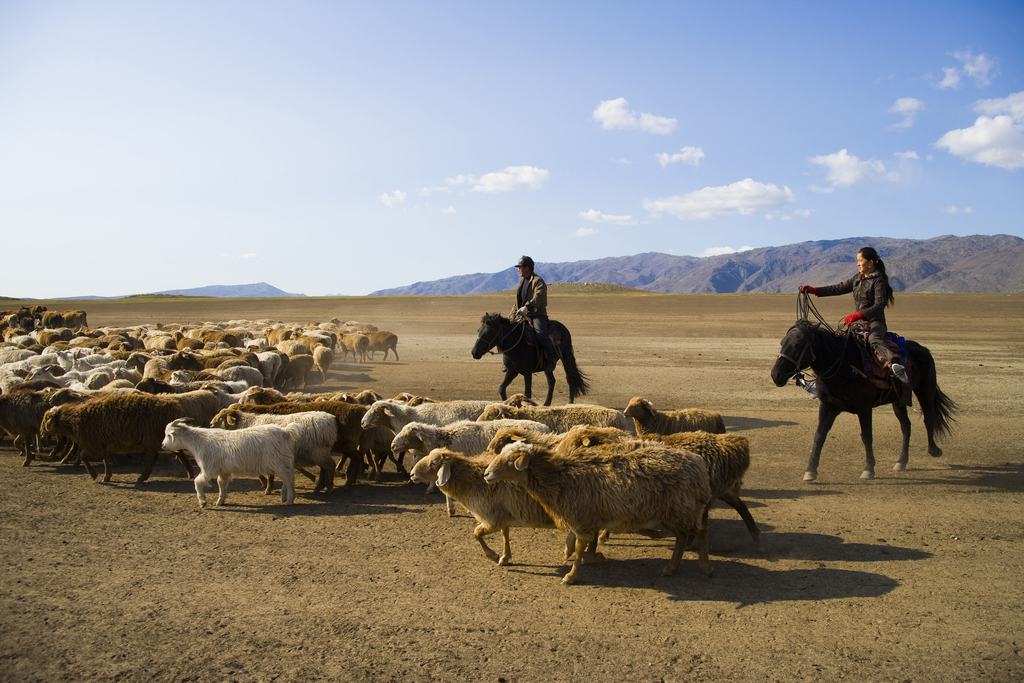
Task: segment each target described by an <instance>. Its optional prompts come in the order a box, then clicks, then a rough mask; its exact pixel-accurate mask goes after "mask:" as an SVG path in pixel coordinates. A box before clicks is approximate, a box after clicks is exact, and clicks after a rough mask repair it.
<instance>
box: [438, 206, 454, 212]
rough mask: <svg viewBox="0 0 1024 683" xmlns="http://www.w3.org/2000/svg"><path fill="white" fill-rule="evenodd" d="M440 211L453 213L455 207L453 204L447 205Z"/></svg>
mask: <svg viewBox="0 0 1024 683" xmlns="http://www.w3.org/2000/svg"><path fill="white" fill-rule="evenodd" d="M441 213H447V214H454V213H455V207H454V206H449V207H448V208H447V209H441Z"/></svg>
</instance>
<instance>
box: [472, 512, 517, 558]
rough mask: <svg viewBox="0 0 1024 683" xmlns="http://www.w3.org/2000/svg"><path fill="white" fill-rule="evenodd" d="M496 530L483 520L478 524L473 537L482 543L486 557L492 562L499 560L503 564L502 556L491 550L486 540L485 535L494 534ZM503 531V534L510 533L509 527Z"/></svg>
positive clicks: (481, 546) (481, 547)
mask: <svg viewBox="0 0 1024 683" xmlns="http://www.w3.org/2000/svg"><path fill="white" fill-rule="evenodd" d="M495 531H497V529H495V528H493V527H490V526H488V525H487V523H486V522H481V523H480V524H479V525H478V526H477V528H476V529H474V530H473V538H475V539H476V542H477V543H479V544H480V549H481V550H483V551H484V557H486V558H487V559H488V560H490V561H491V562H497V563H498V564H501V561H500V560H501V558H500V557H499V556H498V553H496V552H494V551H493V550H491V548H490V546H488V545H487V542H486V541H485V540H484V536H488V535H490V534H493V533H494V532H495ZM501 531H502V534H507V533H508V531H507V529H502V530H501ZM507 542H508V541H507V536H506V543H507ZM510 554H511V553H510Z"/></svg>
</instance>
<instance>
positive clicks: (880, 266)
mask: <svg viewBox="0 0 1024 683" xmlns="http://www.w3.org/2000/svg"><path fill="white" fill-rule="evenodd" d="M857 253H858V254H860V255H861V256H863V257H864V260H865V261H874V262H875V270H877V271H878V272H879V273H881V274H882V279H884V280H885V295H886V303H888V305H890V306H892V305H893V304H894V303H895V302H896V295H895V294H893V291H892V286H891V285H890V284H889V274H888V273H886V272H885V262H884V261H882V259H880V258H878V252H877V251H875V249H874V247H861V249H860V251H858V252H857Z"/></svg>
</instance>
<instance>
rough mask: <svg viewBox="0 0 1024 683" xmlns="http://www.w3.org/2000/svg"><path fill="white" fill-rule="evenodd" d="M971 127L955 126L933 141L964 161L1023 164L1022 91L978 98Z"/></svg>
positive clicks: (1006, 165) (1008, 166) (1001, 165)
mask: <svg viewBox="0 0 1024 683" xmlns="http://www.w3.org/2000/svg"><path fill="white" fill-rule="evenodd" d="M974 111H976V112H978V113H981V114H982V116H979V117H978V119H977V120H976V121H975V122H974V125H973V126H970V127H969V128H958V129H956V130H951V131H949V132H948V133H946V134H945V135H943V136H942V137H941V138H939V140H938V141H937V142H936V143H935V146H936V147H938V148H940V149H946V150H948V151H949V153H950V154H954V155H956V156H958V157H963V158H964V159H967V160H968V161H973V162H976V163H979V164H986V165H988V166H996V167H998V168H1005V169H1008V170H1013V169H1015V168H1021V167H1022V166H1024V91H1022V92H1018V93H1014V94H1013V95H1010V96H1009V97H1003V98H998V99H991V100H981V101H979V102H977V103H975V105H974Z"/></svg>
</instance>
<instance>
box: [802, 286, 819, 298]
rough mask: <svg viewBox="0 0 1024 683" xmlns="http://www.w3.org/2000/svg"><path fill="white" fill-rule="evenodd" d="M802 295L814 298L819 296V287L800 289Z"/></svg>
mask: <svg viewBox="0 0 1024 683" xmlns="http://www.w3.org/2000/svg"><path fill="white" fill-rule="evenodd" d="M800 293H801V294H813V295H814V296H818V288H817V287H811V286H810V285H804V286H803V287H801V288H800Z"/></svg>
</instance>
